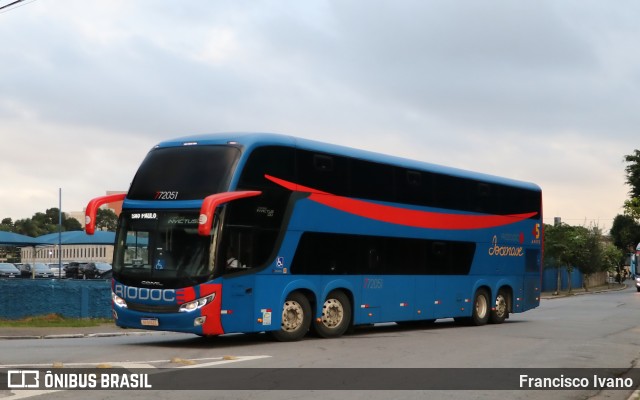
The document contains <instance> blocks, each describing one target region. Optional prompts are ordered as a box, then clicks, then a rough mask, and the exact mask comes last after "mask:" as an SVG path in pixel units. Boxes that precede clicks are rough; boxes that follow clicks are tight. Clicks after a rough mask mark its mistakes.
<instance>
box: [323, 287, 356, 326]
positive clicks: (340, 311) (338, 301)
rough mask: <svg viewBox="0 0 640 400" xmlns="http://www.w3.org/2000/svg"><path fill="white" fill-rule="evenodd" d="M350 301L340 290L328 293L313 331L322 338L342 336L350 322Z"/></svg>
mask: <svg viewBox="0 0 640 400" xmlns="http://www.w3.org/2000/svg"><path fill="white" fill-rule="evenodd" d="M351 313H352V312H351V301H349V298H348V297H347V295H346V294H344V293H343V292H342V291H339V290H334V291H333V292H331V293H329V295H328V296H327V298H326V299H325V301H324V304H323V305H322V315H320V317H319V318H318V321H317V322H316V326H315V331H316V333H317V334H318V335H319V336H321V337H323V338H335V337H340V336H342V335H343V334H344V333H345V332H346V331H347V330H348V329H349V324H350V323H351Z"/></svg>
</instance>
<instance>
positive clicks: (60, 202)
mask: <svg viewBox="0 0 640 400" xmlns="http://www.w3.org/2000/svg"><path fill="white" fill-rule="evenodd" d="M58 278H62V188H59V189H58Z"/></svg>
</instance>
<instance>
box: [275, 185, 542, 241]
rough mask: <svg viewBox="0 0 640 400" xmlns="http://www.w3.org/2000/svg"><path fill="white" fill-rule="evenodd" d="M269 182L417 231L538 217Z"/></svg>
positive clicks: (476, 226) (479, 226)
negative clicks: (414, 205) (388, 201)
mask: <svg viewBox="0 0 640 400" xmlns="http://www.w3.org/2000/svg"><path fill="white" fill-rule="evenodd" d="M265 178H267V179H269V180H270V181H272V182H274V183H276V184H278V185H280V186H282V187H284V188H286V189H289V190H294V191H302V192H309V193H311V194H310V196H309V200H312V201H315V202H316V203H320V204H324V205H325V206H328V207H331V208H334V209H336V210H340V211H344V212H347V213H349V214H353V215H357V216H359V217H364V218H369V219H373V220H376V221H382V222H388V223H391V224H397V225H404V226H411V227H415V228H425V229H442V230H456V229H485V228H493V227H496V226H502V225H509V224H513V223H516V222H520V221H523V220H525V219H527V218H531V217H533V216H534V215H536V214H538V213H537V212H530V213H524V214H510V215H468V214H449V213H438V212H430V211H420V210H411V209H407V208H401V207H394V206H387V205H384V204H377V203H373V202H370V201H364V200H357V199H351V198H348V197H342V196H335V195H332V194H330V193H326V192H322V191H320V190H316V189H312V188H307V187H305V186H301V185H297V184H295V183H292V182H287V181H285V180H282V179H279V178H275V177H272V176H270V175H265Z"/></svg>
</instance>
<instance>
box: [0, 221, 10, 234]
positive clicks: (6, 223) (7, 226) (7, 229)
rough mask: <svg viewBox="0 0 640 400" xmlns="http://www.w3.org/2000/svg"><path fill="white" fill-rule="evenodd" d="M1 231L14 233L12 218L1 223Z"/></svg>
mask: <svg viewBox="0 0 640 400" xmlns="http://www.w3.org/2000/svg"><path fill="white" fill-rule="evenodd" d="M0 231H5V232H13V220H12V219H11V218H4V219H3V220H2V222H0Z"/></svg>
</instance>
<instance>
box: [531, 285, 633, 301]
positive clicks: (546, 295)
mask: <svg viewBox="0 0 640 400" xmlns="http://www.w3.org/2000/svg"><path fill="white" fill-rule="evenodd" d="M626 288H627V284H626V283H624V282H623V283H608V284H606V285H602V286H595V287H592V288H589V290H588V291H587V290H585V289H584V288H583V287H578V288H573V289H572V290H571V293H569V292H568V291H566V290H561V291H560V292H559V293H558V294H554V292H542V296H541V298H542V299H545V300H549V299H559V298H562V297H568V296H580V295H584V294H594V293H602V292H609V291H612V290H624V289H626Z"/></svg>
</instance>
